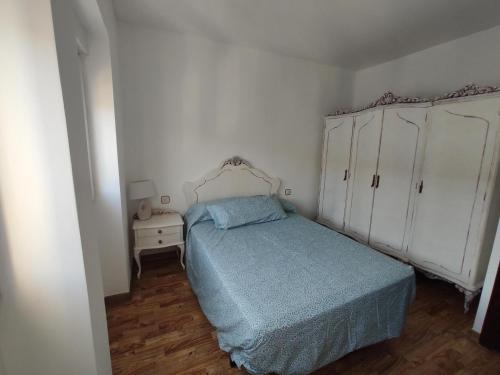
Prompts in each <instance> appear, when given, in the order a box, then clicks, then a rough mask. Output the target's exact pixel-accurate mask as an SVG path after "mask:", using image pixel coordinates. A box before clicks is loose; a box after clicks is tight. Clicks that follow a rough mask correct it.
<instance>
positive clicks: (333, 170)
mask: <svg viewBox="0 0 500 375" xmlns="http://www.w3.org/2000/svg"><path fill="white" fill-rule="evenodd" d="M353 124H354V119H353V117H352V116H350V117H344V118H335V119H327V120H326V128H325V141H324V146H323V175H322V186H321V205H320V213H319V216H320V220H322V221H323V222H325V223H326V224H328V225H331V226H333V227H334V228H336V229H339V230H342V229H344V213H345V206H346V198H347V181H348V178H349V156H350V153H351V139H352V128H353Z"/></svg>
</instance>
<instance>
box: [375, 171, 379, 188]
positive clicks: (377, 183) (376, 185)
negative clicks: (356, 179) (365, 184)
mask: <svg viewBox="0 0 500 375" xmlns="http://www.w3.org/2000/svg"><path fill="white" fill-rule="evenodd" d="M379 183H380V175H379V174H378V175H377V182H376V184H375V189H378V185H379Z"/></svg>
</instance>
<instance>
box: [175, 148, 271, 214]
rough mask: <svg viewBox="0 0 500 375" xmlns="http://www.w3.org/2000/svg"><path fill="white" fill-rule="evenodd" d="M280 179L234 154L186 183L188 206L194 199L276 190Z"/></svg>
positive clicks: (242, 195)
mask: <svg viewBox="0 0 500 375" xmlns="http://www.w3.org/2000/svg"><path fill="white" fill-rule="evenodd" d="M279 187H280V179H279V178H277V177H269V176H268V175H267V174H265V173H264V172H262V171H261V170H259V169H255V168H252V166H251V165H250V163H248V162H247V161H245V160H243V159H241V158H239V157H237V156H235V157H233V158H231V159H228V160H226V161H224V162H223V163H222V164H221V166H220V167H219V168H217V169H214V170H213V171H211V172H209V173H207V174H206V175H205V176H203V177H202V178H200V179H199V180H197V181H193V182H185V183H184V187H183V188H184V194H185V195H186V201H187V204H188V207H189V206H191V205H192V204H194V203H199V202H206V201H211V200H214V199H221V198H229V197H244V196H251V195H271V194H277V193H278V189H279Z"/></svg>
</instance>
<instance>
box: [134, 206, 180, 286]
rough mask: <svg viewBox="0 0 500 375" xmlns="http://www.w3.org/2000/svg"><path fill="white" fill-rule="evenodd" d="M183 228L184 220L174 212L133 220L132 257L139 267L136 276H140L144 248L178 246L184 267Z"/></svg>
mask: <svg viewBox="0 0 500 375" xmlns="http://www.w3.org/2000/svg"><path fill="white" fill-rule="evenodd" d="M183 228H184V221H183V220H182V217H181V215H180V214H178V213H176V212H170V213H167V214H162V215H153V216H151V218H150V219H147V220H134V224H133V226H132V229H133V230H134V236H135V244H134V258H135V261H136V262H137V267H138V268H139V270H138V272H137V278H140V277H141V252H142V251H144V250H151V249H161V248H167V247H171V246H178V247H179V249H180V262H181V266H182V268H183V269H184V268H185V267H184V234H183Z"/></svg>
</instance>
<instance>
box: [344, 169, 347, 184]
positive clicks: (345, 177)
mask: <svg viewBox="0 0 500 375" xmlns="http://www.w3.org/2000/svg"><path fill="white" fill-rule="evenodd" d="M345 180H347V169H346V170H345V171H344V181H345Z"/></svg>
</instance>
